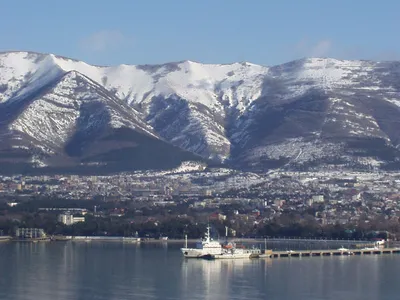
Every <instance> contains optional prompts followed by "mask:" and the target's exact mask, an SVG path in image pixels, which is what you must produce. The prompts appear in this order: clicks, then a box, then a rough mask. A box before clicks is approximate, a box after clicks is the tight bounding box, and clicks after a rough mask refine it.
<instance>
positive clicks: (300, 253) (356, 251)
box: [265, 248, 400, 258]
mask: <svg viewBox="0 0 400 300" xmlns="http://www.w3.org/2000/svg"><path fill="white" fill-rule="evenodd" d="M394 253H400V248H381V249H348V250H346V251H342V250H333V249H327V250H290V251H271V252H267V253H266V254H267V255H265V256H269V257H271V258H279V257H303V256H304V257H310V256H334V255H335V256H340V255H372V254H394Z"/></svg>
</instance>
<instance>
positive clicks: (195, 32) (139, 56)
mask: <svg viewBox="0 0 400 300" xmlns="http://www.w3.org/2000/svg"><path fill="white" fill-rule="evenodd" d="M0 7H1V10H2V13H1V18H0V51H6V50H30V51H37V52H47V53H55V54H58V55H63V56H67V57H72V58H76V59H80V60H84V61H87V62H88V63H92V64H99V65H114V64H121V63H125V64H146V63H147V64H154V63H163V62H170V61H180V60H186V59H189V60H193V61H199V62H205V63H230V62H235V61H249V62H252V63H257V64H262V65H275V64H280V63H284V62H287V61H290V60H293V59H297V58H301V57H305V56H322V57H335V58H343V59H374V60H392V59H400V38H399V35H398V29H399V28H400V17H399V13H400V1H398V0H386V1H385V0H383V1H376V0H374V1H369V0H363V1H362V0H318V1H317V0H301V1H300V0H279V1H272V0H249V1H244V0H242V1H239V0H201V1H196V0H193V1H191V0H115V1H105V0H96V1H95V0H93V1H92V0H80V1H77V0H69V1H58V0H57V1H54V0H36V1H32V0H12V1H11V0H8V1H2V3H1V6H0Z"/></svg>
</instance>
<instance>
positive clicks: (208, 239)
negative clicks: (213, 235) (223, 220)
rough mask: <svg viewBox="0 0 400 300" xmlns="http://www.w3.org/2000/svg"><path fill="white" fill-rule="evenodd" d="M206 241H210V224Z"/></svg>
mask: <svg viewBox="0 0 400 300" xmlns="http://www.w3.org/2000/svg"><path fill="white" fill-rule="evenodd" d="M206 242H207V243H209V242H210V225H208V226H207V234H206Z"/></svg>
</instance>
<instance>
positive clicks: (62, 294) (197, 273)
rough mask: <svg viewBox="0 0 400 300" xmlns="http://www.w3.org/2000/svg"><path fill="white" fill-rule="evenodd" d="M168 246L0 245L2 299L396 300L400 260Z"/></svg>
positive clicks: (398, 257) (399, 289)
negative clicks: (213, 252)
mask: <svg viewBox="0 0 400 300" xmlns="http://www.w3.org/2000/svg"><path fill="white" fill-rule="evenodd" d="M180 246H181V245H177V244H175V245H173V244H169V245H167V244H164V245H162V244H140V245H136V244H122V243H110V242H109V243H101V242H90V243H85V242H55V243H36V244H30V243H0V299H7V300H14V299H27V300H29V299H35V300H36V299H40V300H55V299H58V300H66V299H82V300H91V299H96V300H100V299H104V300H111V299H185V300H189V299H290V300H291V299H300V300H302V299H304V300H305V299H307V300H313V299H315V300H316V299H332V300H333V299H334V300H340V299H344V300H350V299H351V300H356V299H360V300H369V299H370V300H380V299H382V300H385V299H387V300H394V299H400V284H399V283H398V277H397V276H398V274H399V271H400V255H398V254H393V255H382V256H379V255H372V256H364V257H360V256H349V257H312V258H280V259H254V260H250V259H248V260H247V259H246V260H234V261H205V260H185V259H183V258H182V257H181V254H180V252H179V247H180Z"/></svg>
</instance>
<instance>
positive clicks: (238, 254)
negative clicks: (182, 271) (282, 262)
mask: <svg viewBox="0 0 400 300" xmlns="http://www.w3.org/2000/svg"><path fill="white" fill-rule="evenodd" d="M181 251H182V254H183V256H184V257H186V258H205V259H233V258H250V257H252V256H257V255H259V254H261V250H260V249H256V248H253V249H245V248H237V247H236V244H234V243H229V244H227V245H224V246H223V245H221V243H219V242H217V241H214V240H212V239H211V237H210V227H207V232H206V233H205V237H204V239H202V240H201V241H200V242H198V243H196V248H188V247H187V240H186V245H185V248H181Z"/></svg>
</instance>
